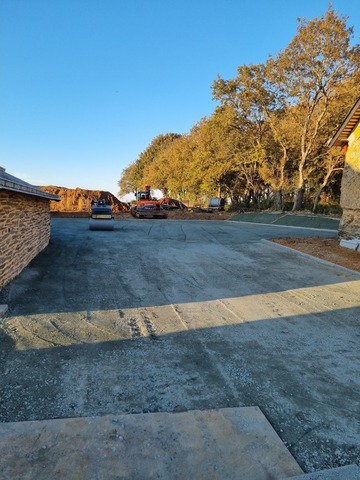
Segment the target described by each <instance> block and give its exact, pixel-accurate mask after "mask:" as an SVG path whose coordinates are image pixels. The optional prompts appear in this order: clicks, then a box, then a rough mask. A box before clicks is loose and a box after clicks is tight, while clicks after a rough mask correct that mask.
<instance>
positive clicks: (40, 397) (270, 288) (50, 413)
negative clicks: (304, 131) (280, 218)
mask: <svg viewBox="0 0 360 480" xmlns="http://www.w3.org/2000/svg"><path fill="white" fill-rule="evenodd" d="M315 235H316V236H332V235H335V232H334V233H333V234H331V233H330V232H328V231H327V232H325V231H317V232H316V233H314V231H311V230H301V229H288V228H286V227H273V226H268V225H251V224H249V225H244V224H239V223H237V222H217V221H211V222H206V221H204V222H198V221H168V220H126V221H117V222H116V227H115V230H114V231H104V232H102V231H89V230H88V221H87V220H86V219H53V220H52V239H51V244H50V245H49V246H48V247H47V248H46V249H45V250H44V251H43V252H42V253H41V254H40V255H39V256H38V257H37V258H36V259H35V260H34V261H33V262H32V264H31V265H30V266H29V267H27V268H26V269H25V270H24V271H23V273H22V274H21V275H20V276H19V277H18V278H16V279H15V280H14V281H13V282H11V283H10V284H9V285H8V286H7V287H6V288H5V289H4V290H3V291H2V293H1V302H0V303H6V304H8V305H9V311H8V313H7V314H6V315H5V317H4V318H3V319H2V320H1V322H0V327H1V328H0V341H1V347H2V348H1V351H0V356H1V357H0V361H1V363H0V398H1V401H0V421H1V422H18V421H24V420H45V419H53V418H68V417H96V416H99V415H123V414H144V413H153V412H185V411H187V410H200V411H201V410H208V409H219V408H228V407H239V406H258V407H260V409H261V411H262V412H263V413H264V414H265V416H266V418H267V419H268V420H269V421H270V423H271V425H272V426H273V427H274V429H275V431H276V432H277V434H278V435H279V436H280V438H281V439H282V441H283V442H284V444H285V445H286V447H287V448H288V449H289V451H290V452H291V453H292V455H293V456H294V457H295V458H296V460H297V461H298V463H299V464H300V466H301V467H302V468H303V469H304V470H305V471H312V470H321V469H325V468H330V467H335V466H342V465H347V464H350V463H354V462H356V461H358V459H359V458H360V378H359V373H358V372H359V371H360V349H359V345H360V331H359V320H360V315H359V313H360V308H359V307H360V276H359V275H357V274H355V273H351V272H348V271H345V270H341V269H338V268H337V267H335V266H334V267H332V266H328V265H324V264H320V263H318V262H316V261H315V260H312V259H310V258H304V257H302V256H300V255H297V254H296V253H295V252H292V251H285V250H278V249H276V248H272V247H271V245H268V244H264V243H262V242H261V239H264V238H265V239H266V238H274V237H280V236H287V237H290V236H295V237H296V236H301V237H302V236H315Z"/></svg>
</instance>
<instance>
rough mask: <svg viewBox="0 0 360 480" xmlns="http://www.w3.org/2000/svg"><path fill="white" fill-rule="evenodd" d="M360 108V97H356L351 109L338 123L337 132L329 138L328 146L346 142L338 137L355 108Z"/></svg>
mask: <svg viewBox="0 0 360 480" xmlns="http://www.w3.org/2000/svg"><path fill="white" fill-rule="evenodd" d="M359 109H360V97H359V98H358V99H357V101H356V102H355V104H354V106H353V107H352V108H351V110H350V111H349V113H348V114H347V116H346V118H345V120H344V121H343V122H342V124H341V125H340V127H339V128H338V130H337V132H336V133H335V135H334V136H333V137H332V138H331V140H330V141H329V142H328V146H329V147H330V148H331V147H334V146H335V147H341V146H343V145H344V144H345V143H346V142H344V141H341V140H339V137H340V135H341V134H342V132H343V131H344V129H345V128H346V126H347V124H348V123H349V121H350V120H351V118H352V117H353V116H354V114H355V113H356V111H357V110H359Z"/></svg>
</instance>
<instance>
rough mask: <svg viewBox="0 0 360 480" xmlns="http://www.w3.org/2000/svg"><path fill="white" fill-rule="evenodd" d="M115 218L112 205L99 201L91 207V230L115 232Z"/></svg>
mask: <svg viewBox="0 0 360 480" xmlns="http://www.w3.org/2000/svg"><path fill="white" fill-rule="evenodd" d="M114 223H115V220H114V216H113V213H112V209H111V207H110V205H107V204H106V202H105V200H99V201H98V202H97V203H94V204H93V205H92V206H91V213H90V219H89V230H114Z"/></svg>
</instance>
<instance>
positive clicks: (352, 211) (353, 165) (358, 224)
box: [339, 124, 360, 238]
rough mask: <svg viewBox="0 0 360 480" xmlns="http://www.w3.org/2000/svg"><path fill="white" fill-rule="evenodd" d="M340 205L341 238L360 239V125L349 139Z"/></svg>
mask: <svg viewBox="0 0 360 480" xmlns="http://www.w3.org/2000/svg"><path fill="white" fill-rule="evenodd" d="M340 204H341V207H342V209H343V215H342V218H341V222H340V226H339V236H340V237H341V238H360V124H358V126H357V127H356V128H355V130H354V131H353V132H352V134H351V135H350V137H349V147H348V151H347V153H346V162H345V168H344V173H343V177H342V182H341V199H340Z"/></svg>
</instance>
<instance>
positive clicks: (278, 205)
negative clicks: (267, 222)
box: [274, 189, 283, 210]
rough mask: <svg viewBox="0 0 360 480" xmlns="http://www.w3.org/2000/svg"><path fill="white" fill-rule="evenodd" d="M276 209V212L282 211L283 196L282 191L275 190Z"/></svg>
mask: <svg viewBox="0 0 360 480" xmlns="http://www.w3.org/2000/svg"><path fill="white" fill-rule="evenodd" d="M274 208H275V209H276V210H282V209H283V195H282V191H281V189H280V190H274Z"/></svg>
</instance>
